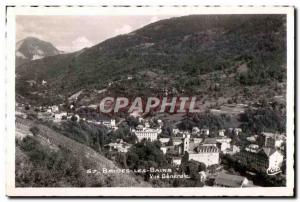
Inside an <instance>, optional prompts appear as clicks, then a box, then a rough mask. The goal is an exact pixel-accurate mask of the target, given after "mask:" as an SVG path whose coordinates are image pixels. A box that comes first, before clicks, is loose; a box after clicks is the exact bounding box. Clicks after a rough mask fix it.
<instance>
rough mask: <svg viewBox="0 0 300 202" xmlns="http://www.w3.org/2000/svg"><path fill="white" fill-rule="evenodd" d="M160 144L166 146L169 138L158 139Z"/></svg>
mask: <svg viewBox="0 0 300 202" xmlns="http://www.w3.org/2000/svg"><path fill="white" fill-rule="evenodd" d="M159 141H160V143H162V144H166V143H168V142H169V141H170V138H159Z"/></svg>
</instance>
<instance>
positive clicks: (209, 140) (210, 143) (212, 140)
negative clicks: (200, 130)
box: [202, 138, 217, 146]
mask: <svg viewBox="0 0 300 202" xmlns="http://www.w3.org/2000/svg"><path fill="white" fill-rule="evenodd" d="M202 144H203V145H206V146H217V139H216V138H205V139H204V141H203V142H202Z"/></svg>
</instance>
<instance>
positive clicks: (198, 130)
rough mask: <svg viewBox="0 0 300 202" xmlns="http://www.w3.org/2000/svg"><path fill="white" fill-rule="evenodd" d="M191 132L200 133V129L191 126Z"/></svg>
mask: <svg viewBox="0 0 300 202" xmlns="http://www.w3.org/2000/svg"><path fill="white" fill-rule="evenodd" d="M192 133H193V134H198V133H200V129H199V128H198V127H193V129H192Z"/></svg>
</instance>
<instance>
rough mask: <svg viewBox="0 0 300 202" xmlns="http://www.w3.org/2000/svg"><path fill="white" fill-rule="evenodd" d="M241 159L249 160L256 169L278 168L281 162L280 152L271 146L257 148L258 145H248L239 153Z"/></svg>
mask: <svg viewBox="0 0 300 202" xmlns="http://www.w3.org/2000/svg"><path fill="white" fill-rule="evenodd" d="M239 157H240V158H241V159H244V160H246V161H247V162H251V166H252V167H253V168H254V169H255V170H257V171H266V172H268V170H280V168H281V166H282V163H283V155H282V153H281V152H280V151H279V150H277V149H275V148H271V147H263V148H259V147H258V145H253V144H252V145H249V146H248V147H247V148H246V149H245V150H243V151H241V152H240V153H239Z"/></svg>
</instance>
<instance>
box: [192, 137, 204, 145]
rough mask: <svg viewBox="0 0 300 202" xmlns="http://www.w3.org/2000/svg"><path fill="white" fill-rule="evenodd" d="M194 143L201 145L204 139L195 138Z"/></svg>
mask: <svg viewBox="0 0 300 202" xmlns="http://www.w3.org/2000/svg"><path fill="white" fill-rule="evenodd" d="M192 141H193V142H194V143H196V144H197V143H201V142H202V141H203V138H193V139H192Z"/></svg>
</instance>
